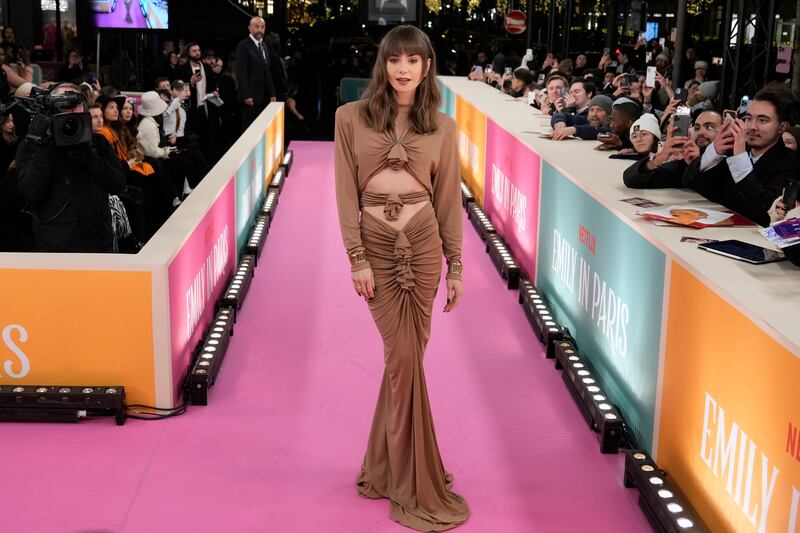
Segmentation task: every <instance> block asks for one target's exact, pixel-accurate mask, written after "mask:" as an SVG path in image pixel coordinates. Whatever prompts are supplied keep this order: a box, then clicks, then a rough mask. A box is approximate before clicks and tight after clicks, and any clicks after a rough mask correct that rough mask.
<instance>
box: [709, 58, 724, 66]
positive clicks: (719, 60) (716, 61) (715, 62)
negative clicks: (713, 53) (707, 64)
mask: <svg viewBox="0 0 800 533" xmlns="http://www.w3.org/2000/svg"><path fill="white" fill-rule="evenodd" d="M711 64H712V65H722V58H721V57H712V58H711Z"/></svg>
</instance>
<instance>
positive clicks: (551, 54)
mask: <svg viewBox="0 0 800 533" xmlns="http://www.w3.org/2000/svg"><path fill="white" fill-rule="evenodd" d="M547 60H548V61H552V60H553V52H547Z"/></svg>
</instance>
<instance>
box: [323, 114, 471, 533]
mask: <svg viewBox="0 0 800 533" xmlns="http://www.w3.org/2000/svg"><path fill="white" fill-rule="evenodd" d="M358 105H360V103H359V102H356V103H354V104H348V105H346V106H343V107H341V108H339V110H338V111H337V113H336V193H337V205H338V209H339V219H340V224H341V226H342V235H343V238H344V242H345V247H346V248H347V250H348V252H352V251H353V250H359V249H363V250H364V251H365V254H366V257H367V260H368V266H370V267H371V268H372V272H373V275H374V277H375V298H374V299H373V300H372V301H370V302H369V308H370V311H371V313H372V317H373V319H374V320H375V324H376V325H377V327H378V330H379V331H380V334H381V337H382V338H383V344H384V363H385V369H384V374H383V380H382V383H381V389H380V393H379V396H378V402H377V405H376V407H375V414H374V417H373V420H372V428H371V431H370V435H369V442H368V445H367V451H366V454H365V457H364V462H363V464H362V467H361V473H360V474H359V476H358V479H357V480H356V486H357V488H358V491H359V493H360V494H361V495H362V496H364V497H367V498H388V499H389V500H390V502H391V511H390V517H391V518H392V519H393V520H395V521H397V522H399V523H401V524H403V525H405V526H408V527H411V528H413V529H416V530H418V531H444V530H447V529H451V528H454V527H456V526H458V525H460V524H462V523H464V521H466V519H467V517H468V516H469V510H468V507H467V503H466V501H465V500H464V499H463V498H462V497H461V496H460V495H458V494H456V493H454V492H452V491H451V490H450V488H451V486H452V483H453V477H452V475H451V474H450V473H449V472H447V471H446V470H445V469H444V466H443V464H442V459H441V456H440V454H439V447H438V444H437V442H436V433H435V430H434V425H433V419H432V417H431V411H430V404H429V402H428V391H427V387H426V383H425V373H424V370H423V364H422V362H423V357H424V354H425V346H426V344H427V342H428V339H429V337H430V328H431V313H432V308H433V300H434V298H435V296H436V291H437V287H438V285H439V280H440V276H441V270H442V254H443V252H444V255H445V256H446V257H447V258H448V260H449V259H453V258H459V259H460V256H461V235H462V215H461V205H460V192H459V190H460V189H459V170H458V168H459V163H458V153H457V147H456V137H455V123H454V122H453V120H452V119H450V118H449V117H447V116H446V115H443V114H441V113H440V114H439V127H438V129H437V131H436V132H435V133H433V134H429V135H416V134H413V133H410V132H408V131H407V129H406V126H407V122H406V120H407V113H408V108H402V107H401V110H400V113H399V116H398V121H397V131H400V132H405V133H403V134H401V135H400V136H395V134H394V133H393V132H392V133H388V134H386V133H376V132H374V131H372V130H370V129H369V128H368V127H367V126H366V124H364V123H363V121H362V120H361V118H360V116H359V114H358V107H357V106H358ZM387 165H391V166H393V167H395V168H396V167H397V166H402V167H404V168H406V169H407V170H408V171H409V172H410V173H411V174H412V176H414V177H415V178H416V179H417V180H418V181H420V183H422V184H423V185H425V187H426V191H425V192H421V193H414V194H410V195H402V196H398V195H396V194H389V195H386V194H373V193H369V192H364V191H363V188H364V186H365V185H366V183H367V181H368V180H369V178H371V177H372V176H373V175H375V173H376V172H377V171H379V170H381V169H382V168H385V167H386V166H387ZM429 199H430V200H431V202H429V203H428V204H427V205H425V206H424V207H423V208H422V209H420V210H419V211H418V212H417V213H415V214H414V216H413V217H411V219H410V220H409V221H408V223H407V224H406V226H405V227H404V228H403V229H402V230H401V231H398V230H396V229H395V228H393V227H392V226H391V225H389V224H387V223H386V222H385V221H383V220H380V219H379V218H377V217H375V216H372V215H371V214H370V213H367V212H366V211H364V212H363V213H362V214H361V216H360V217H359V207H362V206H370V205H383V206H384V215H385V217H386V219H387V220H395V219H396V218H397V216H398V213H399V211H400V210H401V209H402V207H403V205H404V204H410V203H417V202H426V201H428V200H429ZM448 276H449V277H454V278H457V276H456V275H452V274H448Z"/></svg>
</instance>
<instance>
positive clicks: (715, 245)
mask: <svg viewBox="0 0 800 533" xmlns="http://www.w3.org/2000/svg"><path fill="white" fill-rule="evenodd" d="M697 247H698V248H700V249H701V250H705V251H707V252H711V253H715V254H719V255H724V256H725V257H730V258H732V259H738V260H739V261H746V262H747V263H752V264H754V265H761V264H764V263H772V262H774V261H781V260H783V259H786V256H785V255H784V254H783V252H778V251H775V250H769V249H767V248H762V247H761V246H756V245H755V244H750V243H749V242H742V241H739V240H736V239H730V240H727V241H719V242H709V243H703V244H698V245H697Z"/></svg>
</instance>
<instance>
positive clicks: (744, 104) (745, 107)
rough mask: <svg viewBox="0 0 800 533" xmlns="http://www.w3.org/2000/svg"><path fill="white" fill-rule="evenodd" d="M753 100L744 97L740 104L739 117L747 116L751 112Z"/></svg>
mask: <svg viewBox="0 0 800 533" xmlns="http://www.w3.org/2000/svg"><path fill="white" fill-rule="evenodd" d="M751 103H752V100H750V97H749V96H747V95H744V96H742V100H741V101H740V102H739V115H746V114H747V112H748V111H750V104H751Z"/></svg>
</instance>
